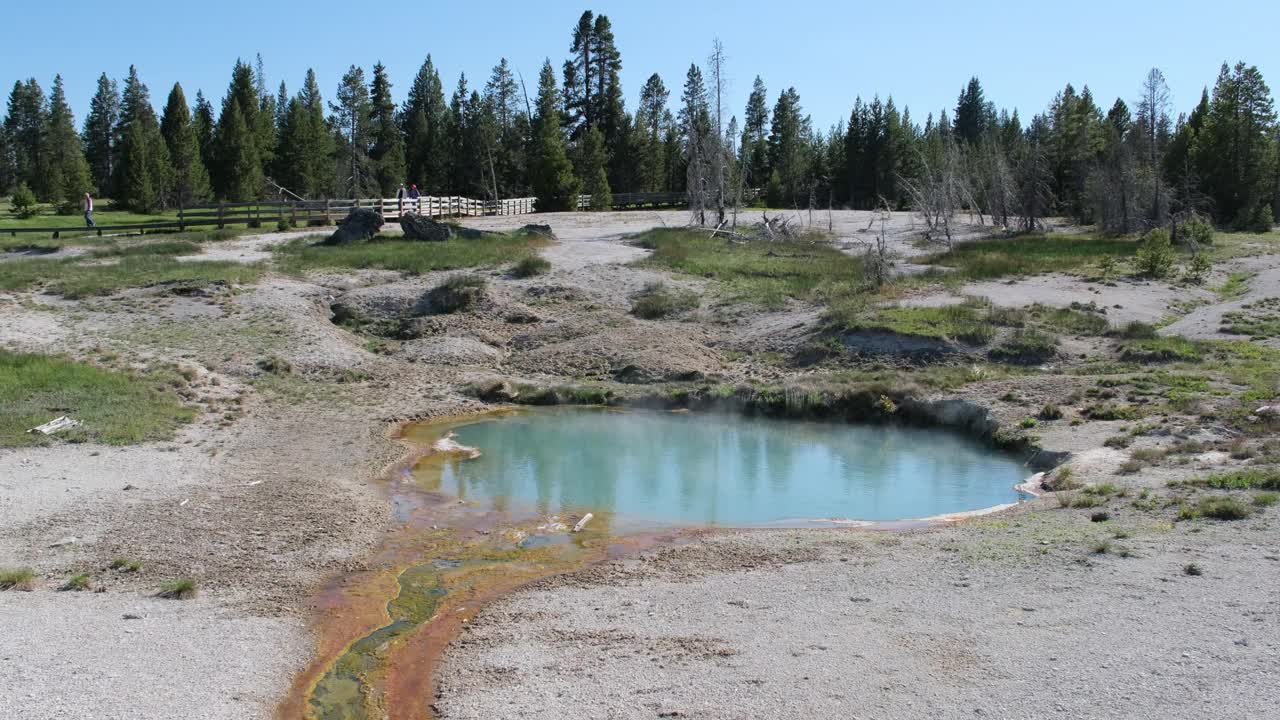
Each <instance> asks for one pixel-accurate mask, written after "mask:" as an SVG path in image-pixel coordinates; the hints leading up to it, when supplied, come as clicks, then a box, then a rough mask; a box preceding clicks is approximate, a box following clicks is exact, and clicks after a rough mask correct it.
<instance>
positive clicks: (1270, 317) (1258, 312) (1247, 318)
mask: <svg viewBox="0 0 1280 720" xmlns="http://www.w3.org/2000/svg"><path fill="white" fill-rule="evenodd" d="M1218 329H1219V330H1221V331H1222V332H1224V333H1227V334H1228V335H1248V336H1249V339H1250V340H1267V339H1270V338H1274V337H1278V336H1280V298H1274V297H1271V298H1264V299H1262V300H1259V301H1257V302H1254V303H1250V304H1248V305H1242V306H1241V307H1240V310H1237V311H1234V312H1229V313H1224V314H1223V315H1222V324H1221V326H1220V327H1219V328H1218Z"/></svg>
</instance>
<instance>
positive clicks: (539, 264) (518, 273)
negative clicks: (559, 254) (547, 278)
mask: <svg viewBox="0 0 1280 720" xmlns="http://www.w3.org/2000/svg"><path fill="white" fill-rule="evenodd" d="M549 272H551V261H549V260H547V259H546V258H544V257H542V256H541V255H530V256H528V257H526V258H523V259H521V260H520V262H518V263H516V265H515V267H514V268H512V269H511V274H512V275H514V276H515V277H518V278H527V277H533V276H535V275H546V274H547V273H549Z"/></svg>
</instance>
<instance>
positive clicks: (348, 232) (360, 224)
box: [324, 208, 383, 245]
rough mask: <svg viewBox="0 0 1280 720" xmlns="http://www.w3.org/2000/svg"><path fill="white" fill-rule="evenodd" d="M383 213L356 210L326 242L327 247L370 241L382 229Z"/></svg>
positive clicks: (348, 215)
mask: <svg viewBox="0 0 1280 720" xmlns="http://www.w3.org/2000/svg"><path fill="white" fill-rule="evenodd" d="M382 222H383V220H382V213H380V212H378V211H377V210H374V209H372V208H356V209H354V210H352V211H351V212H350V213H347V217H346V218H344V219H343V221H342V222H340V223H338V229H337V230H335V231H334V233H333V234H332V235H330V236H329V239H328V240H325V241H324V244H325V245H347V244H349V243H353V242H356V241H358V240H368V239H370V238H372V237H373V236H374V235H377V234H378V231H379V230H381V229H382Z"/></svg>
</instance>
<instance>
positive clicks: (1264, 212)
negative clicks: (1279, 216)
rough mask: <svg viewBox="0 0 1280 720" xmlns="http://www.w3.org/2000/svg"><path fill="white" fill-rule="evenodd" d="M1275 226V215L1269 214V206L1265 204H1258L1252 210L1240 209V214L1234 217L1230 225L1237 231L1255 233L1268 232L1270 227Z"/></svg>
mask: <svg viewBox="0 0 1280 720" xmlns="http://www.w3.org/2000/svg"><path fill="white" fill-rule="evenodd" d="M1275 224H1276V217H1275V214H1274V213H1273V212H1271V204H1270V203H1267V202H1261V203H1258V204H1257V205H1256V206H1254V207H1252V208H1248V207H1244V208H1240V213H1239V214H1238V215H1236V217H1235V220H1234V222H1232V225H1233V226H1235V228H1236V229H1237V230H1247V231H1249V232H1256V233H1264V232H1270V231H1271V226H1273V225H1275Z"/></svg>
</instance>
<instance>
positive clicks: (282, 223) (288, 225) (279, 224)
mask: <svg viewBox="0 0 1280 720" xmlns="http://www.w3.org/2000/svg"><path fill="white" fill-rule="evenodd" d="M292 229H293V221H292V220H290V219H289V218H280V219H279V220H277V221H276V231H277V232H284V231H286V230H292Z"/></svg>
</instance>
